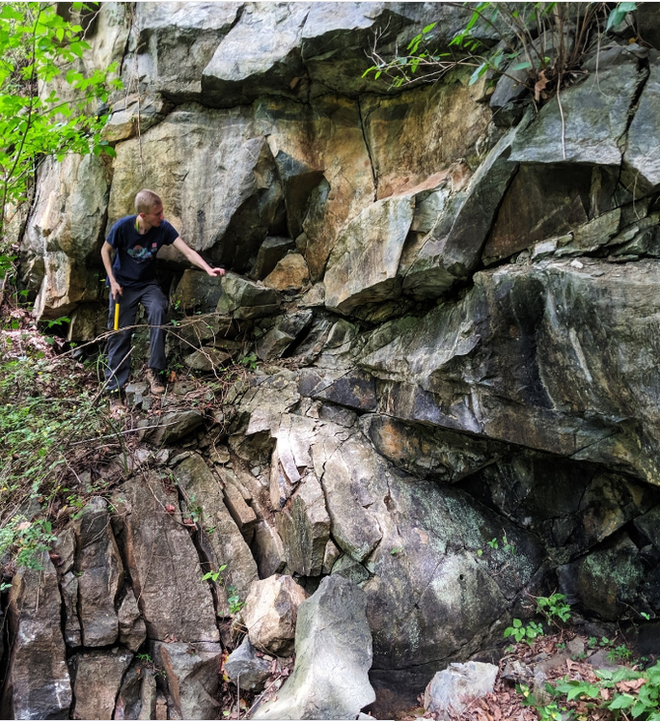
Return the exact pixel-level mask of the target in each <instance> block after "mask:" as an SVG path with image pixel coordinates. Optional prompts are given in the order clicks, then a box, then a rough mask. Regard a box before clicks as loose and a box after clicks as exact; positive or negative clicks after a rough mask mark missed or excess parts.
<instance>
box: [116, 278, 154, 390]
mask: <svg viewBox="0 0 660 721" xmlns="http://www.w3.org/2000/svg"><path fill="white" fill-rule="evenodd" d="M140 303H142V305H143V306H144V309H145V310H146V311H147V319H148V321H149V326H150V328H149V340H150V352H149V368H154V369H156V370H160V371H162V370H165V368H166V359H165V328H164V325H165V323H167V298H166V297H165V294H164V293H163V291H162V290H161V289H160V287H159V286H158V285H157V284H156V283H152V284H151V285H143V286H140V287H139V288H130V287H124V294H123V295H122V296H119V328H120V330H117V331H115V332H114V333H113V334H112V335H111V336H110V337H109V338H108V343H107V346H106V349H107V354H108V367H107V369H106V371H105V377H106V380H108V385H107V390H108V391H116V390H117V389H118V388H123V387H124V386H125V385H126V384H127V383H128V376H129V374H130V372H131V357H130V350H131V335H132V334H133V329H132V328H131V327H130V326H132V325H133V324H134V323H135V316H136V314H137V309H138V305H139V304H140ZM114 325H115V299H114V298H110V308H109V314H108V328H110V329H112V328H114ZM122 328H125V329H126V330H121V329H122Z"/></svg>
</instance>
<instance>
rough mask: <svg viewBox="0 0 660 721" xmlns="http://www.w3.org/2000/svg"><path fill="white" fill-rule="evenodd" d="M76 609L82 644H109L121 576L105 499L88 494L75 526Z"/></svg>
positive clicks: (113, 634) (115, 622) (114, 637)
mask: <svg viewBox="0 0 660 721" xmlns="http://www.w3.org/2000/svg"><path fill="white" fill-rule="evenodd" d="M78 548H79V550H78V556H77V559H76V566H75V567H76V573H77V575H78V609H79V614H80V623H81V630H82V642H83V645H85V646H88V647H90V646H109V645H111V644H113V643H114V642H115V641H116V640H117V634H118V631H119V627H118V624H119V622H118V618H117V611H116V610H115V599H116V597H117V594H118V592H119V589H120V588H121V584H122V582H123V576H124V564H123V563H122V560H121V556H120V554H119V549H118V547H117V542H116V541H115V537H114V534H113V532H112V527H111V525H110V514H109V513H108V502H107V501H106V500H105V499H104V498H99V497H96V498H92V499H91V500H90V501H89V502H88V503H87V505H86V506H85V508H84V509H83V511H82V515H81V518H80V525H79V526H78Z"/></svg>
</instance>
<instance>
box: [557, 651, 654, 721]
mask: <svg viewBox="0 0 660 721" xmlns="http://www.w3.org/2000/svg"><path fill="white" fill-rule="evenodd" d="M596 676H597V677H598V680H597V681H596V682H595V683H590V682H587V681H580V680H574V679H573V680H564V681H560V682H559V683H557V684H555V686H554V688H553V693H554V694H555V695H556V696H564V697H566V699H567V701H572V700H579V701H583V702H586V703H587V704H588V705H589V706H591V707H592V708H604V709H608V710H609V711H612V712H613V714H614V718H615V719H618V718H620V716H621V714H622V713H623V717H624V718H633V719H640V721H660V702H659V697H660V661H659V662H656V664H655V665H654V666H651V667H650V668H647V669H646V670H645V671H636V670H634V669H631V668H627V667H623V668H620V669H617V670H616V671H609V670H605V669H601V670H598V671H596ZM603 689H607V692H606V693H603Z"/></svg>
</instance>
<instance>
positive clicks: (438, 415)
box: [5, 2, 660, 718]
mask: <svg viewBox="0 0 660 721" xmlns="http://www.w3.org/2000/svg"><path fill="white" fill-rule="evenodd" d="M435 20H439V21H440V22H439V27H440V28H441V31H440V35H439V40H438V41H439V42H442V40H443V38H445V39H446V38H450V37H451V36H452V35H453V33H454V32H455V31H456V30H457V29H458V28H459V27H460V26H461V22H464V16H463V17H462V16H461V11H458V10H456V9H454V8H450V7H448V6H446V5H438V4H433V3H380V2H373V3H372V2H363V3H309V4H308V3H290V4H287V3H275V4H272V3H263V4H262V3H245V4H243V3H203V2H192V3H177V2H168V3H136V4H135V5H131V4H125V3H103V6H102V9H101V12H100V14H99V16H98V18H97V19H96V21H95V25H94V26H93V32H94V34H93V42H94V48H95V51H94V53H95V54H94V63H97V64H99V65H105V64H107V63H108V62H110V61H111V60H115V59H118V60H120V61H121V68H122V70H121V72H122V78H123V80H124V86H125V89H124V91H122V93H121V94H120V95H119V96H118V97H117V98H115V102H114V105H113V115H112V119H111V122H110V125H109V126H108V129H107V133H108V138H109V139H111V140H112V142H113V143H114V144H115V149H116V152H117V157H116V159H115V160H114V161H112V162H110V161H107V160H105V161H104V160H102V159H99V158H95V157H87V158H84V159H79V158H71V159H68V160H66V161H65V162H64V163H61V164H47V165H45V166H44V167H43V168H42V171H41V174H40V177H39V183H38V187H37V193H36V197H35V201H34V205H33V208H32V211H31V214H30V218H29V222H28V225H27V229H26V232H25V237H24V240H23V246H22V262H23V263H22V267H23V271H24V274H25V278H26V282H28V283H29V284H30V286H31V287H32V288H33V290H34V291H35V292H38V295H37V301H36V312H37V313H38V314H39V315H41V316H42V317H45V318H48V317H58V316H61V315H63V314H65V313H66V314H72V318H73V322H72V325H71V332H70V335H71V339H74V340H80V339H89V338H93V337H94V336H95V335H96V334H97V333H98V332H99V331H100V330H101V329H102V327H103V323H104V317H105V309H104V302H105V301H104V299H103V297H102V294H103V292H102V289H101V286H100V284H99V282H98V277H99V273H100V272H101V269H100V262H99V258H98V251H99V248H100V244H101V243H102V241H103V238H104V234H105V232H106V231H107V229H108V228H109V227H110V225H111V224H112V223H113V222H114V221H115V220H117V219H118V218H119V217H121V216H122V215H125V214H127V213H130V212H131V204H132V200H133V197H134V195H135V193H136V191H137V190H139V189H140V188H142V187H149V188H152V189H154V190H156V191H157V192H158V193H159V194H160V195H161V196H162V197H163V199H164V204H165V211H166V217H167V218H168V220H170V221H171V222H172V223H173V224H174V225H175V226H176V227H177V229H178V230H179V231H180V233H181V235H182V237H183V238H184V239H185V240H186V241H188V242H189V243H190V244H191V245H192V246H193V247H195V248H196V249H197V250H199V251H200V252H202V253H203V254H204V255H205V256H206V257H207V258H208V259H209V260H210V261H213V262H215V263H218V264H222V265H224V266H226V267H227V269H228V270H229V273H228V275H227V277H226V278H225V279H224V280H223V283H222V290H223V293H222V295H220V294H219V292H218V288H217V285H214V284H213V283H209V280H208V278H206V276H204V274H201V273H198V272H196V271H192V270H185V271H184V269H183V266H182V265H181V264H180V259H177V258H176V257H173V256H164V257H163V271H164V277H165V278H169V279H171V286H170V288H169V290H170V292H171V296H172V298H173V300H174V301H176V303H177V305H178V306H180V307H182V308H185V309H186V310H187V311H188V312H189V313H196V315H193V316H192V319H189V320H188V321H187V323H186V324H184V326H183V328H182V329H180V330H179V331H178V335H179V336H180V337H182V338H184V341H185V343H184V347H186V348H187V349H188V350H186V351H185V352H184V353H183V355H184V356H185V359H186V362H188V363H189V365H191V366H193V367H198V368H202V369H204V368H207V369H208V368H211V367H212V365H213V364H212V361H213V360H214V359H215V362H216V364H217V362H219V360H221V358H222V357H224V358H226V357H227V355H226V354H227V353H232V352H234V353H235V352H236V349H237V348H245V347H246V344H249V346H247V347H249V348H250V349H252V348H253V349H254V352H255V353H256V355H257V356H258V358H259V359H260V361H261V363H260V364H259V367H258V369H257V370H256V371H255V372H254V373H253V374H252V375H251V380H250V382H249V384H248V385H246V386H244V387H242V388H240V389H237V391H236V392H235V393H234V394H233V396H232V395H230V396H228V397H227V399H226V406H225V414H224V416H223V417H222V418H218V417H217V416H216V417H214V418H212V419H210V418H203V417H202V415H201V414H200V413H198V412H197V411H196V410H195V409H194V408H188V409H187V410H185V412H184V411H182V410H181V406H182V405H184V406H185V404H186V396H185V388H180V392H181V395H180V396H179V398H180V402H179V404H178V406H177V410H172V411H171V413H170V415H169V416H168V415H167V414H165V416H164V417H167V418H168V419H169V420H170V421H171V425H170V426H166V425H161V427H160V428H159V429H157V430H156V431H155V432H154V431H153V429H152V430H145V431H144V435H143V445H142V446H141V447H140V454H139V458H138V460H137V461H136V460H135V459H133V461H132V462H131V463H130V464H128V465H126V464H124V465H123V466H122V470H121V473H122V474H123V476H122V483H121V485H120V487H119V490H118V491H117V493H116V496H115V497H114V498H113V499H111V500H110V502H107V501H104V500H101V499H97V501H95V502H94V503H90V504H89V505H88V506H87V508H86V509H85V513H84V515H83V517H82V519H81V520H80V521H79V522H78V525H76V526H75V528H73V527H72V528H71V529H70V531H68V532H67V533H68V534H69V535H66V534H65V535H63V536H62V538H61V539H60V542H59V544H60V548H59V549H58V554H59V555H57V558H58V559H59V560H58V561H57V563H58V564H59V565H58V566H57V569H56V568H55V567H54V566H53V565H52V563H51V561H50V560H49V559H48V558H45V559H44V562H45V567H46V571H45V572H44V573H43V574H36V573H35V572H25V573H21V574H20V575H19V578H18V579H17V581H16V582H15V583H14V585H13V587H12V590H11V593H10V599H9V607H8V611H9V616H10V619H11V633H12V637H11V638H12V640H11V644H12V650H11V657H10V660H9V665H8V669H9V670H8V674H7V682H6V689H5V708H6V709H7V714H9V715H14V717H16V718H36V717H44V718H60V717H66V716H68V715H69V714H72V716H73V717H74V718H110V716H111V714H112V713H114V714H115V716H114V718H138V717H139V718H155V717H156V716H155V714H156V713H157V706H158V704H157V700H158V699H159V698H160V697H159V696H158V695H157V685H156V681H155V679H154V675H153V672H152V671H151V670H149V669H147V670H144V662H143V661H142V664H141V665H140V663H141V662H140V659H139V658H138V657H137V656H135V654H136V652H138V651H140V650H142V653H141V656H142V657H143V656H144V654H145V653H147V651H145V649H148V653H149V654H150V657H152V658H156V659H159V660H160V661H159V663H160V666H159V667H160V668H164V669H165V671H164V673H165V675H166V676H167V693H168V696H167V703H168V704H169V708H170V714H179V717H183V718H214V717H215V714H216V713H217V693H218V675H217V670H218V668H219V664H220V658H221V654H222V649H223V644H226V643H227V638H226V632H225V631H224V626H223V624H222V622H219V619H222V618H223V617H226V616H227V615H228V613H229V605H228V602H227V598H226V592H225V588H224V587H223V586H222V585H221V584H217V585H214V586H212V587H211V586H208V584H206V583H202V581H201V578H202V575H203V571H202V566H201V565H200V563H204V562H206V563H210V564H211V565H212V566H213V567H215V568H217V567H218V566H219V565H221V564H227V574H228V580H229V582H230V583H231V584H232V585H235V586H236V588H237V590H238V594H239V596H240V597H241V598H243V599H244V598H245V597H247V593H248V590H249V588H250V586H251V584H252V583H253V582H254V581H255V580H256V579H257V578H267V577H270V576H272V575H273V574H276V573H284V574H289V575H292V576H293V577H294V578H295V579H296V580H298V582H299V583H300V584H301V585H303V586H304V587H306V588H307V589H308V591H310V592H311V591H313V590H314V589H315V588H316V586H317V585H318V583H319V580H320V578H321V577H323V576H326V575H329V574H340V575H342V576H345V577H347V578H349V579H351V580H352V581H354V582H355V583H356V584H358V585H359V586H360V587H361V588H362V589H363V591H364V593H365V595H366V613H367V619H368V622H369V626H370V628H371V631H372V634H373V666H372V670H371V683H372V684H373V686H374V688H375V689H376V694H377V701H376V705H375V706H374V707H373V708H374V709H375V711H376V713H384V714H390V713H391V712H392V710H393V709H395V708H396V706H397V703H398V702H401V703H406V702H408V701H410V700H411V699H412V700H413V701H414V697H415V695H416V694H417V693H419V691H421V690H422V689H423V687H424V685H425V684H426V683H427V682H428V681H429V680H430V678H431V677H432V676H433V674H434V673H435V671H437V670H439V669H441V668H444V667H445V666H447V665H448V664H449V662H450V661H455V660H466V659H468V658H473V657H475V655H477V656H478V655H480V656H487V655H488V654H489V653H490V652H491V651H492V650H493V649H494V648H495V647H496V645H497V643H498V642H499V641H500V640H501V637H502V632H503V629H504V628H505V626H506V625H507V624H508V623H509V621H510V619H511V617H512V615H516V614H517V615H520V614H522V613H524V612H525V611H524V607H523V605H524V601H525V599H526V597H527V594H528V593H533V594H537V595H538V594H539V593H542V592H546V593H547V592H549V591H552V590H553V589H555V588H558V589H559V590H560V591H562V592H563V593H565V594H566V595H567V596H568V597H569V599H570V600H571V601H572V602H573V603H574V604H575V608H576V609H577V610H578V611H579V612H580V613H582V614H584V615H585V616H587V617H596V618H600V619H604V620H606V621H615V620H619V619H625V618H630V617H632V618H639V614H640V613H642V612H643V613H648V614H650V615H651V616H655V614H656V613H658V612H659V611H660V575H659V572H658V567H657V561H658V559H659V558H660V536H659V535H658V530H657V529H658V524H657V519H658V517H659V514H660V491H659V490H658V488H657V486H658V485H660V470H659V468H658V464H659V463H660V411H659V410H658V409H659V402H660V376H659V373H660V371H659V370H658V368H659V367H660V344H659V343H658V335H659V333H660V301H659V300H658V297H659V296H658V291H657V288H658V283H659V281H660V261H659V258H660V235H659V233H658V220H659V219H660V205H659V204H658V201H657V191H658V189H659V188H660V160H659V158H660V155H659V154H658V152H657V148H658V146H660V122H659V121H658V117H660V116H659V115H658V106H657V102H658V101H657V96H658V92H659V88H660V76H659V75H658V73H659V72H660V70H659V68H660V65H659V64H658V59H657V53H656V51H655V50H653V49H651V50H650V51H649V50H648V49H646V50H644V49H642V48H640V46H639V45H637V44H626V45H625V46H623V44H622V45H619V44H617V43H616V42H613V43H612V44H611V45H609V46H607V47H605V46H601V47H600V52H599V53H598V54H597V55H596V54H594V56H593V57H592V58H591V59H590V60H589V61H588V62H587V63H586V64H585V69H587V70H590V72H588V73H585V74H584V75H583V77H581V78H580V79H579V81H578V82H576V83H575V84H574V85H572V86H571V87H570V88H568V89H566V90H564V91H563V92H562V96H561V108H560V106H559V104H558V102H557V99H555V100H553V101H550V102H548V103H547V104H546V105H545V106H544V107H543V108H542V109H541V110H540V112H538V113H536V112H535V111H534V109H533V107H531V106H523V105H520V106H517V105H516V104H515V101H514V100H512V98H513V96H514V95H515V93H513V94H512V95H511V96H507V95H506V90H505V88H503V87H498V88H497V90H496V93H495V94H494V95H493V100H491V102H490V105H489V102H488V96H487V95H486V93H485V88H484V85H483V84H477V85H472V86H469V85H468V84H467V78H466V77H463V76H460V75H454V76H450V77H449V78H448V79H446V80H445V81H443V82H442V83H437V84H434V85H425V86H422V87H417V88H414V89H410V90H407V91H405V92H400V93H399V94H397V95H393V94H390V93H388V92H386V90H385V89H384V87H383V86H382V85H376V84H375V83H374V81H371V80H369V79H364V78H362V77H361V76H362V72H363V70H364V69H365V67H366V66H367V65H368V62H367V61H366V59H365V55H364V51H365V48H366V47H367V46H368V45H369V43H370V42H371V39H372V38H373V34H374V32H383V33H385V35H384V41H385V42H386V43H388V42H389V43H390V44H391V46H392V47H393V46H395V45H397V44H398V46H399V47H401V46H403V45H404V44H405V43H407V41H408V40H409V38H410V37H412V36H413V35H414V34H416V33H417V32H418V31H419V28H420V26H421V25H422V24H425V23H427V22H429V21H435ZM562 117H563V121H562ZM239 341H240V342H239ZM190 344H192V345H193V346H195V347H199V348H200V349H201V351H202V352H199V351H197V353H196V354H195V353H193V354H192V355H191V349H190V347H189V346H190ZM175 346H176V343H174V342H173V343H172V352H175V351H177V352H182V351H180V349H179V350H177V348H176V347H175ZM220 351H223V352H224V355H222V354H221V356H218V355H214V354H217V353H219V352H220ZM132 398H133V400H134V402H135V403H136V404H138V405H139V404H140V403H141V402H142V395H141V391H140V389H139V388H137V389H134V393H133V396H132ZM146 407H147V404H146V403H145V404H144V408H145V409H146ZM202 423H205V424H206V425H204V426H200V424H202ZM214 423H215V425H214ZM149 425H150V424H149V422H145V427H146V426H149ZM149 433H151V435H149ZM191 434H192V435H191ZM149 443H151V446H149ZM182 443H187V444H188V445H187V450H186V452H185V453H184V454H183V455H182V454H181V453H180V452H179V451H178V450H176V449H177V448H179V447H180V445H181V444H182ZM154 445H156V446H158V447H160V448H161V450H160V451H159V452H156V450H155V449H154V447H153V446H154ZM113 472H117V469H116V468H114V470H113ZM191 509H193V510H194V512H195V514H196V515H195V516H194V517H193V520H194V521H197V525H196V526H195V531H194V533H193V535H192V536H191V532H190V530H189V529H188V528H186V523H185V522H184V521H185V519H187V518H191ZM193 525H194V523H193ZM504 538H506V541H507V543H506V544H505V543H503V542H502V539H504ZM492 539H499V541H500V543H499V544H498V545H499V548H497V549H495V548H491V547H490V546H489V545H488V541H492ZM505 545H507V547H509V549H510V547H511V546H513V547H514V549H515V552H514V553H511V551H510V550H506V551H505V550H504V546H505ZM58 583H59V592H58ZM62 600H63V602H62ZM223 634H225V635H224V636H223ZM46 659H47V660H46ZM44 664H45V665H44ZM136 669H138V670H137V672H136ZM141 669H142V670H141ZM44 679H49V681H48V684H47V690H44V688H46V685H44V682H43V680H44ZM159 683H161V685H162V679H161V681H159ZM42 687H43V688H42ZM91 689H95V690H94V691H91ZM158 703H160V704H161V705H162V704H164V703H165V701H163V700H160V701H158ZM158 708H160V707H158ZM118 709H119V710H118ZM118 714H123V715H118ZM140 714H142V715H140ZM170 717H175V716H173V715H171V716H170Z"/></svg>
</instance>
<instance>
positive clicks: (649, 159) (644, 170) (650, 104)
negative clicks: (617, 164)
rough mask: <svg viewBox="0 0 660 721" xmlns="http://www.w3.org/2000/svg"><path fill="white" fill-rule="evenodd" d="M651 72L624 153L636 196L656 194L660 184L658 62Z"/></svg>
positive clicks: (659, 88)
mask: <svg viewBox="0 0 660 721" xmlns="http://www.w3.org/2000/svg"><path fill="white" fill-rule="evenodd" d="M649 73H650V74H649V78H648V80H647V81H646V83H645V84H644V90H643V91H642V96H641V98H640V99H639V105H638V106H637V110H636V112H635V115H634V117H633V119H632V122H631V123H630V128H629V129H628V137H627V143H626V148H625V152H624V154H623V161H624V173H625V176H624V177H625V179H626V181H627V184H628V186H629V188H630V189H631V190H632V191H633V192H634V193H635V195H645V194H649V193H652V192H655V191H656V190H657V188H658V186H659V185H660V151H659V150H658V143H657V137H658V134H659V133H660V121H659V120H658V106H659V104H660V74H659V72H658V67H657V65H656V64H655V63H652V64H651V66H650V70H649Z"/></svg>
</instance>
